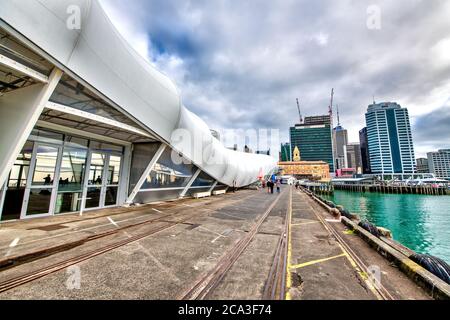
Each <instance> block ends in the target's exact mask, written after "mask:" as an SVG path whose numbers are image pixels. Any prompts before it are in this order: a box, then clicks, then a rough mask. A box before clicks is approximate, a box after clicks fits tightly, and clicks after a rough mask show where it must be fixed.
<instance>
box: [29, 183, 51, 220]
mask: <svg viewBox="0 0 450 320" xmlns="http://www.w3.org/2000/svg"><path fill="white" fill-rule="evenodd" d="M51 197H52V189H51V188H50V189H45V188H42V189H31V190H30V198H29V199H28V208H27V215H36V214H45V213H48V212H49V211H50V200H51Z"/></svg>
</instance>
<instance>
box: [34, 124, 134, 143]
mask: <svg viewBox="0 0 450 320" xmlns="http://www.w3.org/2000/svg"><path fill="white" fill-rule="evenodd" d="M36 125H38V126H39V127H42V128H46V129H50V130H56V131H62V132H64V133H67V134H73V135H75V136H80V137H85V138H88V139H94V140H100V141H104V142H109V143H113V144H118V145H120V146H129V145H131V142H129V141H124V140H119V139H115V138H111V137H107V136H104V135H101V134H96V133H91V132H89V131H83V130H79V129H74V128H70V127H66V126H62V125H60V124H56V123H52V122H48V121H43V120H38V121H37V122H36Z"/></svg>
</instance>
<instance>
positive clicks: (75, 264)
mask: <svg viewBox="0 0 450 320" xmlns="http://www.w3.org/2000/svg"><path fill="white" fill-rule="evenodd" d="M1 232H2V237H1V239H0V256H1V257H2V258H1V259H0V275H1V277H0V278H1V281H0V299H176V298H179V297H180V293H183V292H187V291H188V290H190V288H193V287H195V285H196V283H201V282H202V281H203V282H204V281H210V280H208V279H212V278H209V275H217V274H218V272H219V273H220V272H221V273H222V274H221V275H220V277H218V278H217V279H218V280H217V282H215V283H214V284H211V285H208V286H207V287H208V288H211V289H210V290H209V291H207V292H206V293H205V295H204V296H203V298H206V299H263V298H266V299H267V297H266V296H265V292H266V291H267V290H266V288H267V286H268V283H269V282H270V279H272V277H274V278H273V279H274V281H275V282H274V283H277V282H276V281H278V280H279V279H282V281H283V283H282V285H281V286H280V288H282V292H281V295H280V297H282V299H292V300H293V299H299V300H309V299H313V300H318V299H333V300H345V299H357V300H374V299H387V298H389V299H390V298H392V299H431V297H430V295H429V294H428V293H427V291H426V290H422V289H421V288H420V287H419V286H418V285H417V284H416V283H415V282H414V281H412V280H410V278H408V277H407V276H406V275H405V274H404V273H403V272H402V271H401V270H400V269H399V268H397V267H395V266H393V265H392V263H391V262H390V261H389V260H387V259H385V258H384V257H383V256H381V255H379V254H378V252H377V251H376V250H373V249H372V247H371V246H370V245H369V244H368V243H367V242H366V241H365V240H364V239H363V238H362V237H360V236H358V235H357V234H356V233H354V232H353V231H352V230H351V228H349V227H347V226H345V225H344V224H342V223H341V220H339V219H337V220H336V217H333V216H332V215H330V213H329V210H328V209H327V208H326V207H324V206H323V205H321V204H320V203H318V202H317V201H316V200H314V198H312V197H311V196H309V195H307V194H306V193H305V192H303V191H301V190H296V189H295V188H294V187H290V186H286V187H283V188H282V192H281V194H268V193H267V190H243V191H239V192H237V193H236V194H226V195H221V196H217V197H213V198H206V199H184V200H179V201H173V202H163V203H157V204H149V205H145V206H141V207H132V208H117V209H113V210H111V209H109V210H101V211H97V212H92V213H89V215H86V216H83V217H79V216H75V215H69V216H60V217H52V218H43V219H34V220H29V221H21V222H16V223H10V224H4V225H2V228H1ZM338 235H339V236H338ZM284 240H286V241H284ZM12 244H14V246H12ZM355 257H357V258H355ZM280 261H285V262H286V265H284V264H283V263H281V264H280ZM362 265H364V266H366V267H370V266H372V267H374V268H375V267H376V268H377V269H376V270H378V271H379V275H380V278H379V279H380V281H381V282H380V283H381V284H382V286H381V287H382V288H383V290H381V289H377V288H376V285H374V283H375V284H376V282H374V281H375V280H376V279H375V280H373V279H371V278H370V277H369V273H368V270H369V269H367V270H366V269H365V267H361V266H362ZM68 268H77V269H76V270H78V271H79V274H80V275H81V282H80V286H79V288H78V289H77V290H72V289H71V288H70V287H68V286H67V283H68V277H69V276H70V274H69V273H68V271H67V270H69V269H68ZM70 270H72V269H70ZM370 270H372V269H370ZM378 271H377V272H378ZM37 272H41V276H38V277H35V275H36V274H37ZM42 274H44V275H42ZM24 276H27V277H28V278H26V279H25V280H24V281H22V280H21V279H22V277H24ZM277 277H278V278H277ZM18 279H19V280H18ZM277 279H278V280H277ZM377 279H378V278H377ZM21 281H22V282H21ZM278 283H279V282H278Z"/></svg>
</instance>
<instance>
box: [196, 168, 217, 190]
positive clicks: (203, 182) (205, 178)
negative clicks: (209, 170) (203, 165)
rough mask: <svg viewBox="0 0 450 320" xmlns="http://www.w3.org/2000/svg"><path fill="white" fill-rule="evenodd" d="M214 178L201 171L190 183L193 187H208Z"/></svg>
mask: <svg viewBox="0 0 450 320" xmlns="http://www.w3.org/2000/svg"><path fill="white" fill-rule="evenodd" d="M214 181H215V180H214V179H213V178H211V177H210V176H209V175H207V174H206V173H204V172H201V173H200V174H199V176H198V177H197V179H195V181H194V183H193V184H192V186H193V187H208V186H212V185H213V184H214Z"/></svg>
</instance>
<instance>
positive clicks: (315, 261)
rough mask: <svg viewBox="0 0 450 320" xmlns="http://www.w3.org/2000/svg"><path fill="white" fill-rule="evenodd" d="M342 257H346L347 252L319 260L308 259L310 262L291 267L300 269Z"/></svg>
mask: <svg viewBox="0 0 450 320" xmlns="http://www.w3.org/2000/svg"><path fill="white" fill-rule="evenodd" d="M341 257H345V253H341V254H339V255H337V256H334V257H329V258H324V259H318V260H313V261H308V262H305V263H301V264H296V265H293V266H291V269H300V268H304V267H308V266H312V265H314V264H318V263H322V262H326V261H330V260H333V259H337V258H341Z"/></svg>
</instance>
